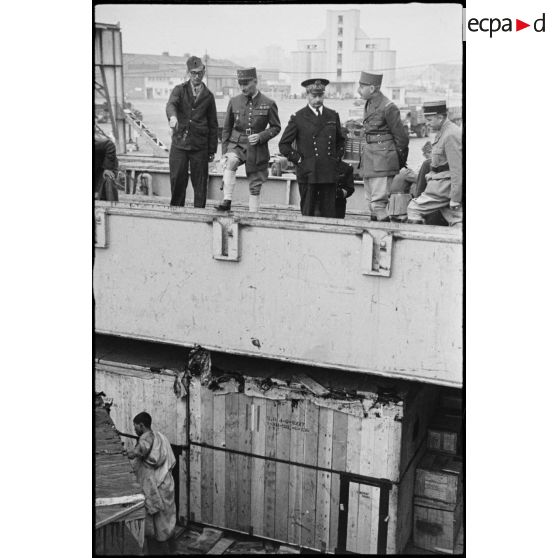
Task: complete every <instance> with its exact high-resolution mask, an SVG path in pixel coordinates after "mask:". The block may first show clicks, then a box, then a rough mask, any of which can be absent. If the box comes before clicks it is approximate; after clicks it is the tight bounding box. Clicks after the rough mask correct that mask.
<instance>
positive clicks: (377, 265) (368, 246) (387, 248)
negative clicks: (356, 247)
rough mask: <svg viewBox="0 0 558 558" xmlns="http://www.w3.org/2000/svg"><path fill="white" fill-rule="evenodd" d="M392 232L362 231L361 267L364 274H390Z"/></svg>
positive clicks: (385, 275) (386, 275)
mask: <svg viewBox="0 0 558 558" xmlns="http://www.w3.org/2000/svg"><path fill="white" fill-rule="evenodd" d="M392 245H393V233H391V232H387V231H385V230H366V231H363V233H362V249H361V268H362V273H363V274H364V275H379V276H380V277H389V276H390V275H391V249H392Z"/></svg>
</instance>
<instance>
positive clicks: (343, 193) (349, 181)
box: [335, 159, 355, 219]
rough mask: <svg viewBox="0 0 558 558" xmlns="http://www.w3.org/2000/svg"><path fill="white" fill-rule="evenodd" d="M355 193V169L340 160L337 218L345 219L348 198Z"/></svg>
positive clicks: (336, 197) (336, 200)
mask: <svg viewBox="0 0 558 558" xmlns="http://www.w3.org/2000/svg"><path fill="white" fill-rule="evenodd" d="M354 191H355V181H354V178H353V167H352V166H351V165H349V163H345V161H342V160H341V159H339V162H338V163H337V192H336V195H335V216H336V217H337V219H344V218H345V213H346V211H347V198H350V197H351V196H352V195H353V193H354Z"/></svg>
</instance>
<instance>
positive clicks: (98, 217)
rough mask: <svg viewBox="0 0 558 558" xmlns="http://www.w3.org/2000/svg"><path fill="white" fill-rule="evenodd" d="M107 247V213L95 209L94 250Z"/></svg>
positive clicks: (98, 208)
mask: <svg viewBox="0 0 558 558" xmlns="http://www.w3.org/2000/svg"><path fill="white" fill-rule="evenodd" d="M107 246H108V244H107V211H106V209H104V208H102V207H96V208H95V248H106V247H107Z"/></svg>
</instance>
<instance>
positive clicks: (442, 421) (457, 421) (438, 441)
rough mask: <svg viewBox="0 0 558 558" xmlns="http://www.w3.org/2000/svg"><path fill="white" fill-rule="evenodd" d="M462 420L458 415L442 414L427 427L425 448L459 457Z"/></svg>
mask: <svg viewBox="0 0 558 558" xmlns="http://www.w3.org/2000/svg"><path fill="white" fill-rule="evenodd" d="M462 425H463V419H462V417H461V416H460V415H453V414H448V413H442V414H439V415H437V416H436V418H435V419H434V421H433V424H431V425H430V426H429V427H428V436H427V438H426V448H427V449H428V450H429V451H439V452H442V453H448V454H451V455H461V431H462Z"/></svg>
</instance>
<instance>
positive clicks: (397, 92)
mask: <svg viewBox="0 0 558 558" xmlns="http://www.w3.org/2000/svg"><path fill="white" fill-rule="evenodd" d="M400 95H401V90H400V89H399V87H394V88H393V89H392V90H391V98H392V99H393V100H394V101H397V100H399V96H400Z"/></svg>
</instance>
